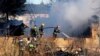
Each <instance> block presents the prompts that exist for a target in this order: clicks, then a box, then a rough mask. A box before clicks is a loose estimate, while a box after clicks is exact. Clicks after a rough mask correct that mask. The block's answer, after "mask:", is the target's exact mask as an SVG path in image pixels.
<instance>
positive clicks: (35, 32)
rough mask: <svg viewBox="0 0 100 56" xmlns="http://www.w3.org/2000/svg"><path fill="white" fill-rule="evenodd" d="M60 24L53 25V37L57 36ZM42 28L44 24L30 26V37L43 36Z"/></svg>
mask: <svg viewBox="0 0 100 56" xmlns="http://www.w3.org/2000/svg"><path fill="white" fill-rule="evenodd" d="M59 27H60V26H56V27H53V28H54V30H53V33H52V34H53V37H57V36H58V34H59V33H60V29H59ZM44 29H45V24H43V23H42V24H41V25H40V27H39V28H38V27H37V26H36V25H35V26H34V27H32V28H31V37H35V38H36V37H43V35H44Z"/></svg>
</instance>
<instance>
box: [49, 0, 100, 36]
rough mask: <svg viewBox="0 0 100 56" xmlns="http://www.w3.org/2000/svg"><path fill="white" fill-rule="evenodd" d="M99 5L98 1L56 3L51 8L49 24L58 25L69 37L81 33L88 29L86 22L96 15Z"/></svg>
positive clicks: (68, 0) (99, 0)
mask: <svg viewBox="0 0 100 56" xmlns="http://www.w3.org/2000/svg"><path fill="white" fill-rule="evenodd" d="M99 3H100V0H67V1H64V2H63V0H60V1H57V2H56V3H54V4H53V5H52V8H51V13H50V16H51V18H50V19H51V22H52V23H51V24H52V25H54V26H56V25H60V26H61V30H62V31H63V32H66V33H67V34H69V35H71V33H73V32H75V33H76V32H77V33H81V32H83V31H84V30H85V29H86V28H87V27H88V20H89V19H91V17H92V16H93V15H96V12H97V11H98V10H97V8H99V7H100V4H99ZM52 19H53V20H52Z"/></svg>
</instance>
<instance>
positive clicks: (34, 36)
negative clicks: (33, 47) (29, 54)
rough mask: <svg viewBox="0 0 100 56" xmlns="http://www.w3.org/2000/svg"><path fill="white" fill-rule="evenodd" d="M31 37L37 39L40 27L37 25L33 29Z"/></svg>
mask: <svg viewBox="0 0 100 56" xmlns="http://www.w3.org/2000/svg"><path fill="white" fill-rule="evenodd" d="M31 37H33V38H34V40H36V38H37V37H38V28H37V27H36V26H34V27H33V28H32V29H31Z"/></svg>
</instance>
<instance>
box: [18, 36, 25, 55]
mask: <svg viewBox="0 0 100 56" xmlns="http://www.w3.org/2000/svg"><path fill="white" fill-rule="evenodd" d="M18 43H19V56H23V54H24V49H25V43H24V40H23V38H22V37H19V42H18Z"/></svg>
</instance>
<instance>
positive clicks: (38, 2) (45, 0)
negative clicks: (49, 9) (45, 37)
mask: <svg viewBox="0 0 100 56" xmlns="http://www.w3.org/2000/svg"><path fill="white" fill-rule="evenodd" d="M42 1H43V2H44V4H48V3H50V0H27V3H33V4H40V3H41V2H42Z"/></svg>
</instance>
